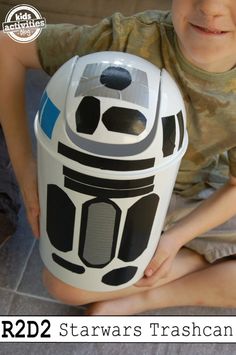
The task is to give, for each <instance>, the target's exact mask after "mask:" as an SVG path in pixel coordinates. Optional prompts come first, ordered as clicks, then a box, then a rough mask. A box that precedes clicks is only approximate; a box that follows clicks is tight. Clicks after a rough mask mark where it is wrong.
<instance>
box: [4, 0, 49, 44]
mask: <svg viewBox="0 0 236 355" xmlns="http://www.w3.org/2000/svg"><path fill="white" fill-rule="evenodd" d="M44 27H46V19H45V18H44V17H42V16H41V14H40V12H39V11H38V10H37V9H36V8H35V7H33V6H31V5H27V4H21V5H17V6H15V7H13V8H12V9H11V10H10V11H9V12H8V13H7V15H6V17H5V22H3V23H2V29H3V32H4V33H6V34H7V35H8V36H9V37H10V38H11V39H13V40H14V41H16V42H19V43H28V42H32V41H34V40H35V39H36V38H37V37H38V36H39V35H40V33H41V31H42V29H43V28H44Z"/></svg>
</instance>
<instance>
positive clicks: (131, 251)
mask: <svg viewBox="0 0 236 355" xmlns="http://www.w3.org/2000/svg"><path fill="white" fill-rule="evenodd" d="M35 132H36V137H37V142H38V181H39V196H40V207H41V216H40V232H41V237H40V254H41V257H42V259H43V262H44V264H45V265H46V267H47V268H48V269H49V271H50V272H52V274H54V275H55V276H56V277H58V278H59V279H61V280H62V281H64V282H66V283H68V284H70V285H73V286H75V287H79V288H83V289H87V290H91V291H112V290H116V289H120V288H124V287H127V286H130V285H132V284H134V283H135V282H137V281H138V280H139V279H140V278H141V277H142V275H143V272H144V270H145V267H146V266H147V264H148V262H149V261H150V260H151V258H152V256H153V254H154V252H155V250H156V247H157V245H158V241H159V238H160V235H161V231H162V227H163V223H164V219H165V215H166V212H167V209H168V205H169V201H170V197H171V194H172V191H173V187H174V183H175V179H176V175H177V172H178V169H179V165H180V162H181V158H182V156H183V154H184V153H185V151H186V148H187V142H188V138H187V132H186V118H185V110H184V104H183V100H182V97H181V94H180V91H179V89H178V87H177V85H176V84H175V82H174V81H173V79H171V77H170V76H169V74H168V73H167V72H166V71H165V70H159V69H158V68H156V67H155V66H154V65H152V64H151V63H149V62H147V61H146V60H144V59H142V58H139V57H137V56H134V55H131V54H127V53H122V52H100V53H94V54H90V55H87V56H84V57H81V58H78V57H74V58H72V59H71V60H70V61H68V62H67V63H65V64H64V65H63V66H62V67H61V68H60V69H59V70H58V71H57V72H56V73H55V75H54V76H53V77H52V79H51V80H50V82H49V83H48V86H47V87H46V89H45V92H44V94H43V97H42V100H41V104H40V110H39V112H38V114H37V116H36V120H35Z"/></svg>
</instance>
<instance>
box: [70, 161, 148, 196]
mask: <svg viewBox="0 0 236 355" xmlns="http://www.w3.org/2000/svg"><path fill="white" fill-rule="evenodd" d="M63 174H64V175H66V176H68V177H69V178H71V179H72V180H76V181H79V182H81V183H83V184H86V185H93V186H98V187H106V188H111V189H127V190H128V189H134V188H138V187H143V186H148V185H151V184H153V181H154V176H150V177H147V178H142V179H134V180H110V179H101V178H97V177H95V176H90V175H85V174H82V173H79V172H78V171H75V170H72V169H70V168H67V167H66V166H63Z"/></svg>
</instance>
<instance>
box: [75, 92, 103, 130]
mask: <svg viewBox="0 0 236 355" xmlns="http://www.w3.org/2000/svg"><path fill="white" fill-rule="evenodd" d="M75 117H76V130H77V132H80V133H86V134H93V133H94V131H95V130H96V128H97V126H98V123H99V118H100V101H99V100H98V99H96V97H93V96H86V97H84V98H83V99H82V101H81V102H80V104H79V106H78V108H77V110H76V113H75Z"/></svg>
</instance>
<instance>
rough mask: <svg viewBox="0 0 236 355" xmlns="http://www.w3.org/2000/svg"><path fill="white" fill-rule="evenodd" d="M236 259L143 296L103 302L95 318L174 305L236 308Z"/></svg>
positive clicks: (95, 309)
mask: <svg viewBox="0 0 236 355" xmlns="http://www.w3.org/2000/svg"><path fill="white" fill-rule="evenodd" d="M235 285H236V260H228V261H222V262H220V263H217V264H214V265H210V266H209V267H207V268H204V269H201V270H199V271H195V272H193V273H190V274H187V275H185V276H183V277H181V278H179V279H177V280H174V281H172V282H170V283H167V284H164V285H162V286H160V287H155V288H152V289H150V290H147V291H144V292H142V293H140V294H136V295H132V296H128V297H124V298H119V299H115V300H113V301H105V302H100V303H97V304H95V305H92V306H91V308H90V309H89V310H88V314H91V315H109V314H112V315H118V314H122V315H123V314H126V315H127V314H137V313H142V312H145V311H148V310H149V311H150V310H152V309H157V308H165V307H174V306H199V305H201V306H211V307H236V286H235Z"/></svg>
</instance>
